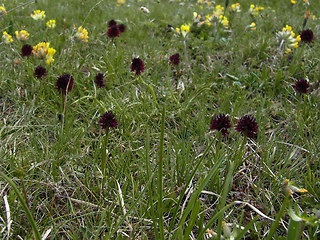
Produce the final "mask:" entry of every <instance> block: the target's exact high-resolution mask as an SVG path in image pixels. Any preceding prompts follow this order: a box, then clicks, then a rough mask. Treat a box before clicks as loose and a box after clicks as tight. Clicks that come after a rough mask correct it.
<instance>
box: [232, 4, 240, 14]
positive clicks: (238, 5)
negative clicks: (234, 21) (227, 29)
mask: <svg viewBox="0 0 320 240" xmlns="http://www.w3.org/2000/svg"><path fill="white" fill-rule="evenodd" d="M230 9H231V11H233V12H241V9H240V3H234V4H232V5H231V6H230Z"/></svg>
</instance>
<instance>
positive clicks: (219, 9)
mask: <svg viewBox="0 0 320 240" xmlns="http://www.w3.org/2000/svg"><path fill="white" fill-rule="evenodd" d="M215 9H216V10H215V11H213V15H214V16H216V17H219V16H220V15H223V12H224V7H221V5H217V6H216V8H215Z"/></svg>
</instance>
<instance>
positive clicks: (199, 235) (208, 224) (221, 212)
mask: <svg viewBox="0 0 320 240" xmlns="http://www.w3.org/2000/svg"><path fill="white" fill-rule="evenodd" d="M233 205H234V203H231V204H228V205H226V206H225V207H223V208H222V209H221V210H220V211H219V212H217V213H216V214H215V215H214V216H213V217H212V218H211V219H210V220H209V221H208V223H207V224H206V226H205V227H204V228H203V229H202V230H201V231H200V232H199V234H198V239H202V237H203V235H204V233H205V232H206V230H207V229H208V228H210V227H211V226H212V225H213V223H214V222H215V221H216V220H217V219H218V218H219V217H220V216H223V214H224V212H225V211H226V210H227V209H228V208H230V207H231V206H233Z"/></svg>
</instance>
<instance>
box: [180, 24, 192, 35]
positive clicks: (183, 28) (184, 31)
mask: <svg viewBox="0 0 320 240" xmlns="http://www.w3.org/2000/svg"><path fill="white" fill-rule="evenodd" d="M188 32H190V26H189V25H181V33H182V36H183V37H186V35H187V34H188Z"/></svg>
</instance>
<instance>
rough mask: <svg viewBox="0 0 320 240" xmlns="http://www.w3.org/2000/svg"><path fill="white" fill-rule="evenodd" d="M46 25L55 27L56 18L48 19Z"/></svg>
mask: <svg viewBox="0 0 320 240" xmlns="http://www.w3.org/2000/svg"><path fill="white" fill-rule="evenodd" d="M46 26H47V27H48V28H55V27H56V20H49V21H48V22H47V23H46Z"/></svg>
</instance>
